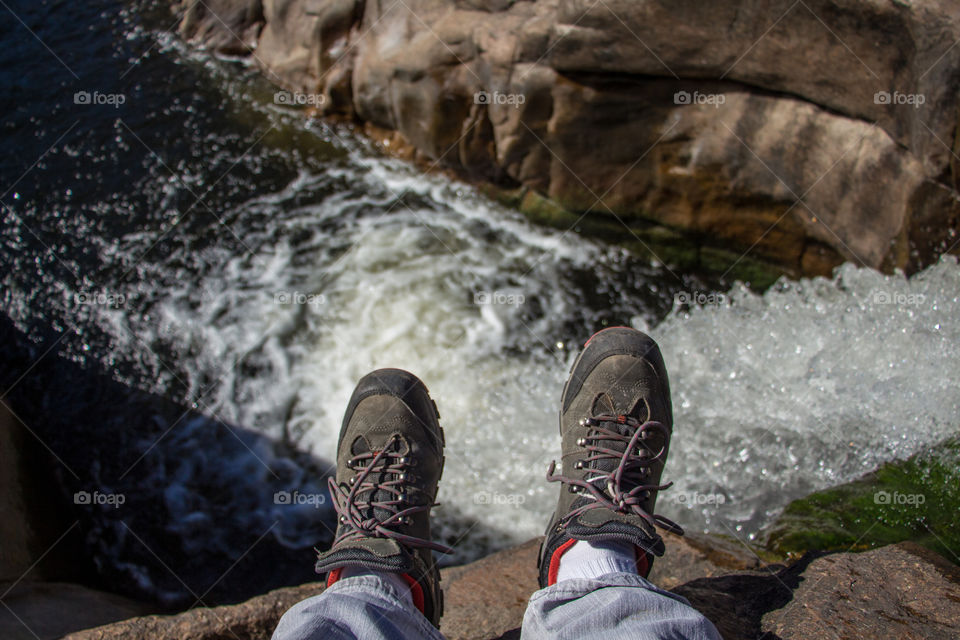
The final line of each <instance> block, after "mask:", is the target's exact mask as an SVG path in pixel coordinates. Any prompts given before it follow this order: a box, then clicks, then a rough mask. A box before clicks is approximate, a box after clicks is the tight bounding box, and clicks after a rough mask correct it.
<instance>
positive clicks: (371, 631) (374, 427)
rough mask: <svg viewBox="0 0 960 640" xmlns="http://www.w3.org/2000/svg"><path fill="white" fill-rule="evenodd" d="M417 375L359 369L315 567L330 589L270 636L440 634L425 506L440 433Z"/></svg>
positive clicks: (437, 470) (436, 474)
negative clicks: (329, 525)
mask: <svg viewBox="0 0 960 640" xmlns="http://www.w3.org/2000/svg"><path fill="white" fill-rule="evenodd" d="M439 417H440V416H439V414H438V413H437V409H436V405H435V404H434V402H433V400H432V399H431V398H430V396H429V394H428V392H427V388H426V387H425V386H424V384H423V383H422V382H421V381H420V380H419V379H418V378H417V377H416V376H414V375H413V374H411V373H408V372H406V371H401V370H399V369H380V370H378V371H374V372H373V373H371V374H369V375H367V376H365V377H364V378H363V379H361V380H360V382H359V383H358V384H357V388H356V389H355V390H354V392H353V396H352V397H351V398H350V403H349V404H348V405H347V412H346V415H345V416H344V419H343V426H342V427H341V430H340V442H339V445H338V447H337V475H336V479H331V480H330V495H331V497H332V498H333V504H334V508H335V509H336V512H337V515H338V524H337V533H336V536H335V538H334V542H333V546H332V547H331V549H330V550H329V551H328V552H326V553H322V554H320V556H319V558H318V560H317V565H316V570H317V573H320V574H327V575H328V578H327V590H326V591H325V592H324V593H322V594H320V595H319V596H316V597H313V598H309V599H307V600H304V601H303V602H300V603H299V604H297V605H296V606H294V607H293V608H291V609H290V610H289V611H288V612H287V613H286V614H285V615H284V616H283V618H282V619H281V620H280V624H279V625H278V627H277V629H276V632H275V633H274V636H273V637H274V640H306V639H308V638H309V639H314V638H317V639H319V638H363V639H366V638H374V639H376V638H384V639H387V638H390V639H394V638H441V637H442V636H441V635H440V633H439V632H438V631H437V629H436V627H437V625H439V622H440V616H441V614H442V613H443V594H442V592H441V591H440V572H439V571H438V569H437V566H436V563H435V562H434V559H433V553H432V551H433V550H437V551H448V549H447V548H446V547H444V546H443V545H441V544H438V543H436V542H433V541H432V540H431V536H430V509H431V507H433V506H434V502H435V500H436V496H437V485H438V483H439V481H440V474H441V472H442V470H443V430H442V429H441V428H440V424H439Z"/></svg>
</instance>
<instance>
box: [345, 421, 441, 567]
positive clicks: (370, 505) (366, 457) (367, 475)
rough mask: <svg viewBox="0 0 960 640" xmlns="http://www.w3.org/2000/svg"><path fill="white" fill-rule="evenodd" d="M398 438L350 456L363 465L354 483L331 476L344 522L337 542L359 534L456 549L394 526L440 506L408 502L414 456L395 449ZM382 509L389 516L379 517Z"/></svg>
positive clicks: (352, 464)
mask: <svg viewBox="0 0 960 640" xmlns="http://www.w3.org/2000/svg"><path fill="white" fill-rule="evenodd" d="M396 441H397V437H396V436H395V437H394V438H393V439H392V440H391V441H390V442H389V443H388V444H387V446H385V447H384V448H383V449H381V450H380V451H368V452H365V453H360V454H357V455H355V456H354V457H353V458H351V459H350V460H348V461H347V464H348V465H349V466H350V468H353V469H356V468H362V469H363V471H361V472H360V474H359V475H357V476H355V477H354V480H353V484H352V485H348V486H347V487H346V488H344V487H341V486H340V485H338V484H337V482H336V480H335V479H333V478H329V479H328V480H327V482H328V484H329V487H330V495H331V496H332V497H333V508H334V510H335V511H336V513H337V516H338V521H339V522H340V524H342V525H343V526H344V531H343V533H341V534H340V535H338V536H337V537H336V539H335V540H334V541H333V544H334V545H336V544H338V543H340V542H342V541H344V540H353V539H359V538H370V537H373V538H392V539H393V540H396V541H397V542H400V543H401V544H404V545H407V546H409V547H424V548H427V549H433V550H435V551H439V552H441V553H453V549H452V548H450V547H448V546H446V545H443V544H440V543H438V542H433V541H431V540H425V539H423V538H418V537H416V536H410V535H406V534H404V533H401V532H399V531H397V530H396V529H394V528H392V527H396V526H400V525H407V524H410V523H411V522H412V519H411V516H412V515H413V514H415V513H420V512H423V511H428V510H429V509H430V508H431V507H435V506H437V504H436V503H434V502H431V503H429V504H423V505H411V504H410V503H409V502H408V498H409V492H410V490H411V489H416V488H414V487H409V486H407V482H408V480H407V479H408V475H407V474H408V468H409V467H410V466H411V463H412V459H411V457H410V455H409V454H404V453H400V452H399V451H396V450H394V449H393V447H392V445H393V443H394V442H396ZM365 461H369V462H367V464H365V465H362V464H359V463H363V462H365ZM374 498H379V499H374ZM381 509H382V510H384V511H386V512H387V513H388V515H387V517H386V518H382V519H381V518H378V517H377V511H378V510H381Z"/></svg>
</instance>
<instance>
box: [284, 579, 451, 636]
mask: <svg viewBox="0 0 960 640" xmlns="http://www.w3.org/2000/svg"><path fill="white" fill-rule="evenodd" d="M347 638H364V639H367V638H369V639H370V640H394V639H396V638H429V639H432V640H440V639H441V638H443V636H442V635H440V632H439V631H437V629H436V627H434V626H433V625H431V624H430V622H429V621H428V620H427V619H426V618H425V617H424V616H423V614H422V613H421V612H420V610H419V609H417V608H416V607H415V606H414V604H413V599H412V598H411V597H410V590H409V589H408V588H407V585H406V584H400V585H397V584H396V583H394V582H393V581H392V580H390V579H389V576H387V575H383V574H381V575H375V574H370V575H361V576H357V577H352V578H343V579H341V580H338V581H337V582H336V583H335V584H333V585H332V586H331V587H330V588H329V589H327V590H326V591H324V592H323V593H322V594H320V595H318V596H314V597H312V598H307V599H306V600H304V601H302V602H299V603H297V604H296V605H294V606H293V607H292V608H291V609H290V610H289V611H287V612H286V613H285V614H284V615H283V618H281V619H280V624H279V625H278V626H277V629H276V631H274V633H273V640H327V639H329V640H341V639H344V640H346V639H347Z"/></svg>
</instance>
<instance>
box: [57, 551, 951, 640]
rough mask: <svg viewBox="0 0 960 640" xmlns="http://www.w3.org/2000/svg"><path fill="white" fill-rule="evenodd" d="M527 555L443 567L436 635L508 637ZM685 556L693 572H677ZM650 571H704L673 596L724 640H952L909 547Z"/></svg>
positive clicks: (520, 599)
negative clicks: (443, 609)
mask: <svg viewBox="0 0 960 640" xmlns="http://www.w3.org/2000/svg"><path fill="white" fill-rule="evenodd" d="M704 545H708V547H707V549H706V550H705V549H704V548H703V547H704ZM538 546H539V540H531V541H530V542H527V543H525V544H523V545H520V546H518V547H515V548H512V549H508V550H506V551H502V552H500V553H496V554H493V555H491V556H489V557H487V558H484V559H482V560H478V561H477V562H474V563H472V564H469V565H465V566H463V567H453V568H449V569H445V570H444V571H443V582H444V589H445V598H446V613H445V615H444V618H443V621H442V623H441V624H442V626H441V630H442V631H443V632H444V633H445V634H446V636H447V637H448V638H451V639H452V640H453V639H461V640H474V639H475V640H480V639H484V640H488V639H493V638H516V637H519V627H520V623H521V621H522V619H523V612H524V609H525V607H526V601H527V598H528V597H529V595H530V594H531V593H532V592H533V591H534V590H535V589H536V588H537V576H536V555H537V548H538ZM685 555H686V556H688V557H691V558H695V559H696V562H683V561H682V560H681V559H682V558H683V557H684V556H685ZM658 562H660V563H661V564H671V563H673V564H677V563H679V564H680V565H682V566H684V567H686V568H684V569H681V570H679V572H678V573H676V574H674V573H671V572H670V571H668V572H666V573H663V574H661V575H676V576H677V579H686V578H687V577H688V576H687V575H686V574H687V572H688V571H689V572H690V573H691V574H694V573H700V574H701V575H704V574H703V573H701V572H704V571H705V572H707V573H706V575H710V576H712V577H699V578H696V579H690V580H687V581H685V582H684V583H683V584H679V585H677V586H675V587H672V589H673V590H674V591H675V592H677V593H679V594H681V595H683V596H684V597H686V598H687V599H688V600H690V602H691V604H693V605H694V606H695V607H696V608H697V609H699V610H700V611H701V612H703V613H704V615H706V616H707V617H708V618H710V619H711V620H712V621H713V622H714V624H716V625H717V628H718V629H719V630H720V632H721V634H722V635H723V637H724V638H726V639H727V640H748V639H749V640H753V639H755V638H760V637H767V638H770V637H777V638H782V639H783V640H787V639H789V638H798V639H799V638H817V639H819V638H836V639H846V638H849V639H851V640H853V639H855V638H877V639H878V640H881V639H886V638H908V639H912V638H918V639H919V638H933V639H939V638H943V639H947V638H956V637H958V636H960V569H958V568H957V567H956V566H954V565H952V564H951V563H949V562H948V561H947V560H945V559H944V558H943V557H941V556H939V555H937V554H936V553H933V552H931V551H928V550H926V549H923V548H921V547H919V546H917V545H915V544H913V543H910V542H904V543H900V544H898V545H891V546H887V547H883V548H881V549H875V550H873V551H869V552H866V553H860V554H856V553H840V554H834V555H825V556H820V557H816V556H814V555H808V556H806V557H804V558H803V559H801V560H799V561H798V562H796V563H794V564H793V565H791V566H789V567H782V566H779V565H770V566H766V567H760V568H757V569H754V570H743V567H744V566H747V567H750V566H753V567H758V566H759V565H758V562H759V561H758V559H757V558H756V556H755V555H754V554H753V553H752V552H751V551H749V550H748V549H747V548H746V547H744V546H742V545H738V544H736V543H726V542H724V541H722V540H720V541H718V540H717V539H715V538H713V537H711V536H696V537H695V539H694V540H693V541H692V542H691V541H683V540H680V539H677V538H671V539H670V540H669V541H668V542H667V552H666V555H665V557H664V558H663V559H661V560H659V561H658ZM694 567H696V568H694ZM734 568H735V569H737V570H736V571H734V572H732V573H730V572H729V571H730V569H734ZM721 574H722V575H721ZM661 582H662V583H663V584H667V581H663V580H661ZM322 590H323V587H322V585H320V584H316V583H315V584H308V585H303V586H300V587H291V588H288V589H278V590H276V591H273V592H271V593H269V594H267V595H265V596H260V597H258V598H254V599H252V600H250V601H248V602H245V603H243V604H240V605H234V606H228V607H217V608H215V609H203V608H199V609H193V610H191V611H188V612H186V613H182V614H179V615H176V616H166V617H162V616H150V617H145V618H136V619H133V620H127V621H124V622H120V623H116V624H112V625H108V626H104V627H99V628H96V629H91V630H88V631H84V632H79V633H75V634H72V635H69V636H67V637H66V638H67V640H108V639H112V638H151V639H156V640H167V639H169V640H173V639H174V638H177V639H179V638H191V639H192V640H219V639H221V638H227V637H229V638H234V639H235V640H267V638H269V637H270V634H271V632H272V630H273V628H274V626H275V625H276V622H277V620H278V619H279V618H280V616H281V615H282V614H283V612H284V611H285V610H286V609H287V608H288V607H290V606H291V605H292V604H294V603H295V602H297V601H299V600H301V599H303V598H306V597H309V596H311V595H315V594H317V593H320V592H321V591H322ZM764 634H773V635H764Z"/></svg>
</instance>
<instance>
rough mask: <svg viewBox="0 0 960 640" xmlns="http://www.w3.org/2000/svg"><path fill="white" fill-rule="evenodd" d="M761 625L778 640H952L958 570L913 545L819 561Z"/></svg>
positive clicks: (957, 621) (958, 616) (957, 617)
mask: <svg viewBox="0 0 960 640" xmlns="http://www.w3.org/2000/svg"><path fill="white" fill-rule="evenodd" d="M762 626H763V630H764V631H767V632H769V633H773V634H775V635H777V636H779V637H780V638H783V640H791V639H793V638H796V639H798V640H799V639H800V638H831V637H832V638H877V639H879V638H898V639H900V640H913V639H917V640H919V639H920V638H925V639H926V640H940V639H942V640H947V639H948V638H957V637H960V568H958V567H957V566H956V565H954V564H951V563H949V562H947V561H946V560H945V559H944V558H943V556H940V555H937V554H936V553H934V552H932V551H928V550H927V549H924V548H923V547H920V546H918V545H916V544H914V543H912V542H901V543H900V544H897V545H892V546H888V547H883V548H881V549H877V550H874V551H868V552H866V553H862V554H858V555H855V554H851V553H841V554H837V555H831V556H825V557H823V558H819V559H818V560H816V561H814V562H813V563H811V565H810V566H809V567H807V569H806V571H804V572H803V581H802V582H801V583H800V585H799V586H798V587H797V589H796V590H795V591H794V593H793V599H792V600H791V601H790V602H789V603H788V604H787V605H786V606H785V607H783V608H782V609H778V610H776V611H771V612H770V613H768V614H766V615H765V616H764V617H763V625H762Z"/></svg>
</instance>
